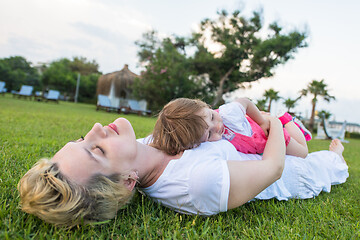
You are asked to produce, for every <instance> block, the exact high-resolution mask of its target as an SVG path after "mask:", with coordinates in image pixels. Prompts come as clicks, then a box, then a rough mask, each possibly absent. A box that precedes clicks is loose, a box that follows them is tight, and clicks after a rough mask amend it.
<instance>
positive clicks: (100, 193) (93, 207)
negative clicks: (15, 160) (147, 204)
mask: <svg viewBox="0 0 360 240" xmlns="http://www.w3.org/2000/svg"><path fill="white" fill-rule="evenodd" d="M123 179H124V178H123V177H122V175H120V174H114V175H111V176H104V175H100V174H97V175H94V176H92V177H91V178H90V180H89V181H88V182H87V184H86V185H85V186H80V185H78V184H75V183H73V182H71V181H70V180H69V179H67V178H66V177H65V176H64V175H63V174H61V172H60V171H59V168H58V166H57V164H56V163H53V162H51V161H50V160H48V159H41V160H40V161H38V162H37V163H36V164H35V165H34V166H33V167H32V168H31V169H30V170H29V171H28V172H27V173H26V174H25V175H24V176H23V177H22V178H21V180H20V182H19V184H18V190H19V193H20V206H21V209H22V210H23V211H24V212H27V213H30V214H34V215H36V216H38V217H39V218H41V219H43V220H44V221H46V222H49V223H52V224H55V225H59V226H67V227H72V226H75V225H78V224H81V223H84V224H86V223H90V222H99V221H104V220H108V219H112V218H113V217H115V215H116V212H117V211H118V209H119V208H121V207H122V206H124V205H126V204H127V203H128V202H129V201H130V199H131V197H132V196H133V192H134V191H130V190H128V189H127V188H126V187H125V185H124V184H123V181H124V180H123Z"/></svg>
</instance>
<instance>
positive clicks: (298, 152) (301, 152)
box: [285, 121, 309, 158]
mask: <svg viewBox="0 0 360 240" xmlns="http://www.w3.org/2000/svg"><path fill="white" fill-rule="evenodd" d="M285 129H286V130H287V132H288V133H289V135H290V137H291V139H290V142H289V144H288V145H287V147H286V154H288V155H293V156H297V157H302V158H305V157H306V156H307V155H308V153H309V150H308V147H307V144H306V140H305V137H304V134H303V133H302V132H301V130H300V129H299V127H298V126H296V124H295V123H294V122H293V121H290V122H288V123H287V124H285Z"/></svg>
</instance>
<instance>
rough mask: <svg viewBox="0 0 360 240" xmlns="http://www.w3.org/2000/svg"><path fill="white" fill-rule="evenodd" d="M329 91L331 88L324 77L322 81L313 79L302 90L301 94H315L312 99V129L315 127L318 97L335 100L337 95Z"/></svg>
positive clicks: (310, 126)
mask: <svg viewBox="0 0 360 240" xmlns="http://www.w3.org/2000/svg"><path fill="white" fill-rule="evenodd" d="M328 91H329V90H328V89H327V84H326V83H324V79H322V80H320V81H317V80H312V82H310V83H309V84H308V85H307V87H306V88H304V89H302V90H301V91H300V93H301V96H307V95H308V94H309V93H310V94H312V95H313V97H312V100H311V105H312V109H311V116H310V122H309V130H310V131H312V130H313V129H314V119H315V109H316V103H317V102H318V98H319V97H322V98H323V99H324V100H325V101H327V102H330V101H331V99H333V100H335V97H334V96H331V95H330V94H329V92H328Z"/></svg>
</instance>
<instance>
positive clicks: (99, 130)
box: [86, 123, 106, 137]
mask: <svg viewBox="0 0 360 240" xmlns="http://www.w3.org/2000/svg"><path fill="white" fill-rule="evenodd" d="M95 136H99V137H104V136H106V132H105V130H104V128H103V126H102V125H101V124H100V123H95V124H94V126H93V127H92V129H91V130H90V131H89V132H88V134H87V135H86V137H95Z"/></svg>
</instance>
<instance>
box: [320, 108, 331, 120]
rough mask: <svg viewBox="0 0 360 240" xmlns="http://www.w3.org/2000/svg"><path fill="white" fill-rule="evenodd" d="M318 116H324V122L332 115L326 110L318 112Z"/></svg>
mask: <svg viewBox="0 0 360 240" xmlns="http://www.w3.org/2000/svg"><path fill="white" fill-rule="evenodd" d="M317 115H318V116H324V118H325V119H326V120H329V118H330V117H331V115H332V113H331V112H329V111H326V110H321V111H320V112H318V114H317Z"/></svg>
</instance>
